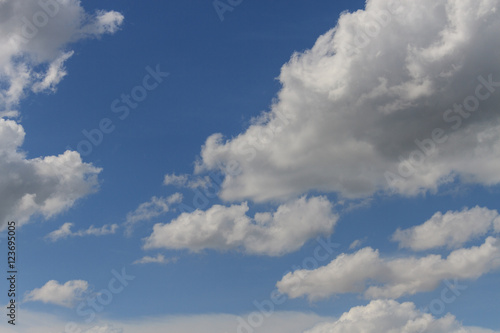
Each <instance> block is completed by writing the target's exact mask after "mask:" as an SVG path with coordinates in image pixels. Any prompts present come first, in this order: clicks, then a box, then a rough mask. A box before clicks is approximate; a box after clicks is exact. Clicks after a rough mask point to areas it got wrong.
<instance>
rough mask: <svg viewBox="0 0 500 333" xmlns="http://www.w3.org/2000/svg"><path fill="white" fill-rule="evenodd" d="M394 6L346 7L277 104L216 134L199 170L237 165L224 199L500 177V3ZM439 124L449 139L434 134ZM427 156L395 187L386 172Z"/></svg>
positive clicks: (410, 191)
mask: <svg viewBox="0 0 500 333" xmlns="http://www.w3.org/2000/svg"><path fill="white" fill-rule="evenodd" d="M390 3H391V2H388V1H386V0H368V1H367V2H366V9H365V10H359V11H356V12H354V13H344V14H343V15H342V16H341V17H340V19H339V21H338V25H337V26H336V27H335V28H334V29H332V30H330V31H328V32H327V33H326V34H324V35H323V36H321V37H319V38H318V40H317V41H316V43H315V45H314V47H313V48H312V49H310V50H307V51H305V52H302V53H296V54H294V55H293V56H292V58H291V60H290V61H289V62H288V63H287V64H285V65H284V66H283V67H282V69H281V74H280V76H279V79H280V81H281V84H282V86H283V87H282V89H281V91H280V92H279V94H278V96H277V100H276V102H275V103H274V104H273V105H272V107H271V110H270V112H269V113H265V114H263V115H262V116H260V117H259V118H258V119H256V120H255V121H254V123H253V124H252V125H251V126H250V127H249V128H248V129H247V130H246V131H245V132H244V133H241V134H240V135H238V136H236V137H234V138H231V139H227V140H226V139H224V138H223V136H222V135H221V134H214V135H212V136H210V137H209V138H208V139H207V140H206V143H205V145H204V146H203V148H202V151H201V161H200V162H199V163H198V165H197V167H196V169H195V171H196V172H198V173H202V172H205V171H207V170H218V169H220V170H221V171H222V172H223V173H225V174H226V178H225V180H224V182H223V185H222V191H221V193H220V196H221V198H222V199H224V200H246V199H251V200H256V201H266V200H270V199H282V198H289V197H292V196H296V195H300V194H303V193H307V192H308V191H310V190H317V191H322V192H337V193H340V194H341V195H342V196H344V197H346V198H359V197H364V196H369V195H372V194H373V193H375V192H377V191H384V192H386V191H387V192H392V191H394V192H396V193H400V194H404V195H415V194H417V193H421V192H425V191H428V190H432V191H433V190H436V189H437V188H438V187H439V185H441V184H443V183H446V182H450V181H452V180H453V179H454V178H456V177H460V178H461V180H462V181H463V182H473V183H479V184H484V185H492V184H498V183H499V182H500V172H499V171H498V170H500V140H499V138H500V126H499V113H498V105H499V104H500V87H499V84H498V83H493V85H494V87H493V86H485V85H484V80H486V81H488V80H492V81H494V82H500V64H499V62H498V55H499V54H500V40H499V39H498V36H497V35H498V31H499V30H500V17H499V15H498V11H499V10H500V8H499V6H500V0H463V1H453V0H422V1H413V0H400V1H396V2H392V4H393V6H390V5H389V4H390ZM398 6H400V7H399V8H398ZM479 76H482V79H479V78H478V77H479ZM481 85H482V86H481ZM477 87H478V88H477ZM476 88H477V90H476ZM492 90H495V91H494V93H490V91H492ZM476 94H477V95H478V96H479V97H475V95H476ZM476 101H479V102H480V105H479V109H480V111H476V112H475V113H474V112H473V113H471V114H473V115H472V116H469V115H468V111H466V109H465V106H464V107H463V108H464V109H463V111H457V112H455V111H447V110H449V109H453V108H454V107H453V105H454V104H462V103H466V104H467V103H468V104H467V106H466V107H467V108H469V109H470V108H475V106H474V105H472V104H473V103H475V102H476ZM457 110H458V109H457ZM450 112H451V113H450ZM458 112H462V113H463V114H464V115H465V116H461V115H460V114H459V113H458ZM444 117H445V118H446V119H445V118H444ZM466 117H467V118H466ZM459 122H461V123H460V124H459ZM438 128H441V129H443V131H444V134H445V135H447V140H446V141H445V142H442V141H444V139H443V140H441V139H440V138H441V136H440V133H439V131H434V130H435V129H438ZM433 131H434V138H435V139H436V140H437V141H440V142H441V143H439V144H436V143H432V144H431V143H430V142H429V140H430V138H431V137H432V136H433V134H432V133H433ZM415 140H419V142H423V143H421V144H420V146H422V147H423V148H419V145H417V143H416V142H415ZM434 146H435V147H434ZM431 148H434V149H431ZM418 149H423V150H425V151H427V150H428V151H429V156H426V155H424V153H422V152H420V153H419V152H418ZM410 155H411V156H410ZM400 157H401V160H400ZM419 157H423V162H422V163H420V164H421V165H420V166H419V167H415V170H410V171H408V173H413V175H411V176H410V177H408V178H407V179H404V181H401V182H391V184H392V185H389V182H388V181H387V179H386V175H387V174H386V172H392V173H393V174H398V168H399V169H401V170H403V169H404V166H408V164H407V163H408V160H412V161H413V162H414V164H419V163H417V160H418V158H419ZM221 166H222V167H221ZM403 171H405V170H403ZM401 178H402V177H401Z"/></svg>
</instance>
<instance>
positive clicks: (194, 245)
mask: <svg viewBox="0 0 500 333" xmlns="http://www.w3.org/2000/svg"><path fill="white" fill-rule="evenodd" d="M248 209H249V208H248V205H247V203H246V202H244V203H242V204H239V205H232V206H229V207H226V206H221V205H214V206H212V207H211V208H210V209H208V210H206V211H201V210H196V211H194V212H192V213H183V214H181V215H180V216H179V217H177V218H176V219H174V220H173V221H171V222H170V223H169V224H156V225H155V226H154V229H153V233H152V234H151V235H150V236H149V237H148V238H147V239H146V243H145V246H144V247H145V248H146V249H152V248H166V249H188V250H190V251H194V252H198V251H201V250H203V249H215V250H230V249H241V250H243V251H244V252H246V253H249V254H261V255H271V256H279V255H283V254H285V253H289V252H292V251H295V250H298V249H299V248H300V247H302V245H303V244H304V243H305V242H306V241H307V240H309V239H311V238H313V237H315V236H317V235H319V234H330V233H331V232H332V231H333V227H334V225H335V223H336V221H337V219H338V216H337V215H335V214H333V213H332V205H331V203H330V202H329V201H328V200H327V199H326V198H324V197H312V198H309V199H306V198H305V197H302V198H300V199H297V200H295V201H292V202H289V203H286V204H283V205H281V206H279V207H278V208H277V210H276V211H275V212H273V213H256V214H255V216H254V218H253V219H252V218H250V217H249V216H248V215H247V214H246V213H247V211H248Z"/></svg>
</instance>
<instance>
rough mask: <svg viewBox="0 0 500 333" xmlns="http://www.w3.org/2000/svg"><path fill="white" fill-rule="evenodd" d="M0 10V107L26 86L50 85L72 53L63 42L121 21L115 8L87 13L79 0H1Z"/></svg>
mask: <svg viewBox="0 0 500 333" xmlns="http://www.w3.org/2000/svg"><path fill="white" fill-rule="evenodd" d="M44 4H45V5H44ZM0 12H1V19H0V44H2V48H1V49H0V83H2V88H0V111H1V110H2V109H5V108H6V109H10V107H11V106H15V105H16V104H17V103H18V102H19V101H20V99H21V98H22V97H23V95H24V93H25V90H26V89H27V88H30V89H32V90H33V91H34V92H41V91H54V90H55V86H56V85H57V83H59V81H61V79H62V78H63V77H64V76H65V75H66V72H65V70H64V67H63V64H64V62H65V61H66V60H67V59H68V58H69V57H70V56H71V55H72V54H73V52H72V51H68V50H67V46H68V45H69V44H70V43H73V42H76V41H78V40H79V39H82V38H88V37H99V36H101V35H103V34H108V33H109V34H112V33H115V32H116V31H117V29H118V27H119V26H120V25H121V24H122V22H123V16H122V15H121V14H120V13H117V12H114V11H110V12H105V11H98V12H96V14H95V15H91V14H88V13H86V12H85V10H84V9H83V8H82V7H81V3H80V1H77V0H63V1H38V0H25V1H16V0H4V1H1V2H0Z"/></svg>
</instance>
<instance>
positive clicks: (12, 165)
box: [0, 119, 101, 228]
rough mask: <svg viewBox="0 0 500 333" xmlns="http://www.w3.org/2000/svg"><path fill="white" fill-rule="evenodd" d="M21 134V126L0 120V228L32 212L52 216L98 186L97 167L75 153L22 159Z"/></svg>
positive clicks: (68, 152) (28, 216)
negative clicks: (84, 161) (9, 221)
mask: <svg viewBox="0 0 500 333" xmlns="http://www.w3.org/2000/svg"><path fill="white" fill-rule="evenodd" d="M24 137H25V132H24V129H23V127H22V126H21V125H19V124H18V123H16V122H15V121H13V120H6V119H0V170H1V172H0V228H3V227H5V223H6V222H5V221H7V220H15V221H17V222H19V223H20V224H23V223H25V222H27V221H28V220H29V219H30V217H31V216H34V215H35V216H36V215H41V216H43V217H44V218H49V217H51V216H54V215H56V214H58V213H60V212H63V211H65V210H67V209H68V208H70V207H71V206H72V205H73V204H74V203H75V201H76V200H78V199H79V198H82V197H84V196H86V195H88V194H91V193H94V192H95V191H96V190H97V188H98V185H99V184H98V180H97V175H98V174H99V172H100V171H101V169H100V168H96V167H94V166H92V165H91V164H88V163H83V162H82V160H81V158H80V155H79V154H78V153H77V152H72V151H66V152H64V153H63V154H60V155H58V156H45V157H38V158H33V159H28V158H26V154H25V153H24V152H22V151H20V149H19V148H20V146H21V145H22V143H23V141H24Z"/></svg>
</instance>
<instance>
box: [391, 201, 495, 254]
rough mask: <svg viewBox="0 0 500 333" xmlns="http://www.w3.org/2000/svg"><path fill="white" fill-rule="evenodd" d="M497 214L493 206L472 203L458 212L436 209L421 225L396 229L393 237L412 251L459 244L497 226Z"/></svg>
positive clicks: (457, 245)
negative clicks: (491, 208) (483, 206)
mask: <svg viewBox="0 0 500 333" xmlns="http://www.w3.org/2000/svg"><path fill="white" fill-rule="evenodd" d="M499 223H500V218H499V217H498V212H497V211H496V210H489V209H487V208H480V207H477V206H476V207H474V208H472V209H463V210H462V211H460V212H453V211H448V212H446V213H445V214H442V213H441V212H438V213H436V214H434V215H433V216H432V217H431V218H430V220H428V221H427V222H425V223H424V224H422V225H419V226H415V227H412V228H410V229H406V230H399V229H398V230H397V231H396V232H395V233H394V235H393V237H392V239H393V240H394V241H397V242H399V246H400V247H405V248H410V249H412V250H414V251H422V250H428V249H432V248H436V247H441V246H447V247H459V246H461V245H463V244H464V243H465V242H467V241H469V240H471V239H474V238H477V237H479V236H483V235H485V234H486V233H487V232H488V231H490V230H491V229H496V230H497V231H500V230H498V227H497V226H498V224H499Z"/></svg>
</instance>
